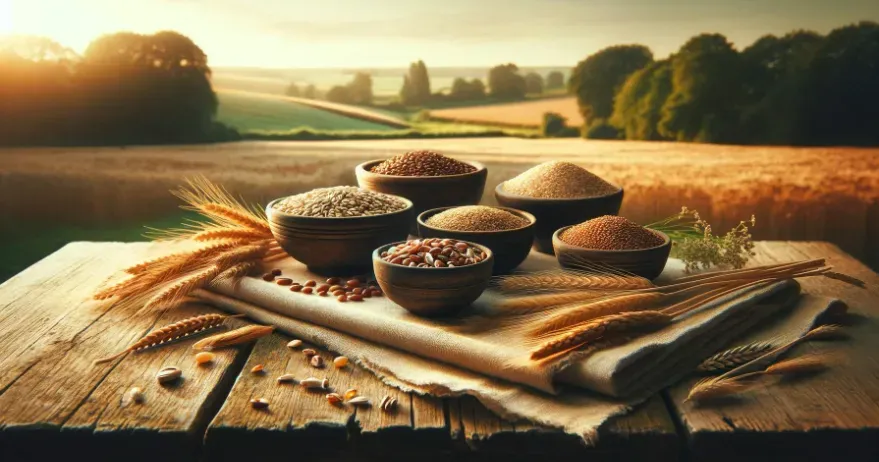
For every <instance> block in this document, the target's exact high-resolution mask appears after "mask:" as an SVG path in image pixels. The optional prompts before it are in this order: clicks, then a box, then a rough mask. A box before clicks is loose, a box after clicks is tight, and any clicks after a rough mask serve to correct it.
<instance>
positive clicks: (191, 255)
mask: <svg viewBox="0 0 879 462" xmlns="http://www.w3.org/2000/svg"><path fill="white" fill-rule="evenodd" d="M245 242H246V241H243V240H238V239H236V240H234V241H230V242H220V243H216V244H211V245H208V246H205V247H202V248H200V249H196V250H189V251H186V252H178V253H173V254H171V255H165V256H164V257H159V258H155V259H152V260H148V261H145V262H143V263H138V264H137V265H134V266H130V267H128V268H126V269H124V270H122V271H124V272H126V273H128V274H133V275H139V274H145V273H149V272H153V273H154V274H155V273H156V272H160V271H168V270H172V269H174V268H175V267H177V266H178V265H180V263H181V262H182V261H191V260H204V259H206V258H210V257H212V256H213V255H216V254H218V253H220V252H223V251H226V250H229V249H232V248H234V247H235V246H238V245H241V244H243V243H245Z"/></svg>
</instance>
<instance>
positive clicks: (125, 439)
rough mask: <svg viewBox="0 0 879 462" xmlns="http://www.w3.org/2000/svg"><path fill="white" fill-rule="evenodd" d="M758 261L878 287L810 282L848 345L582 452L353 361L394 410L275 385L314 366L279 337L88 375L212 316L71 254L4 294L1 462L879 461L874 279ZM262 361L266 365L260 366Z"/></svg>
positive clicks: (572, 440)
mask: <svg viewBox="0 0 879 462" xmlns="http://www.w3.org/2000/svg"><path fill="white" fill-rule="evenodd" d="M757 253H758V255H757V257H756V258H755V262H756V263H769V262H778V261H789V260H794V259H805V258H815V257H824V258H827V259H828V261H829V262H830V263H831V264H833V265H834V266H836V267H837V268H838V269H839V270H840V271H843V272H846V273H848V274H851V275H853V276H856V277H858V278H861V279H863V280H865V281H866V282H867V284H868V288H867V289H866V290H862V289H856V288H851V287H847V286H844V285H842V284H840V283H837V282H835V281H827V280H817V279H815V280H807V281H804V282H803V285H804V286H805V288H806V290H808V291H810V292H814V293H821V294H826V295H832V296H838V297H840V298H842V299H844V300H845V301H846V302H848V303H849V305H850V312H851V315H850V316H849V318H848V319H847V320H846V322H847V324H849V326H848V331H849V332H850V333H851V336H852V339H851V340H848V341H846V342H834V343H832V344H828V343H824V344H819V343H814V344H809V345H805V346H803V348H807V349H814V350H824V349H826V350H829V351H832V352H834V353H835V354H836V355H837V356H836V357H837V358H839V359H840V360H839V361H838V364H835V365H834V367H833V369H832V371H831V372H829V373H825V374H823V375H820V376H817V377H814V378H812V379H810V380H806V381H800V382H796V383H793V384H790V385H785V386H776V387H770V388H767V389H765V390H761V391H757V392H753V393H750V394H748V395H747V396H745V397H744V399H742V400H741V401H740V402H738V403H737V404H735V405H732V404H730V405H725V406H721V407H701V408H700V407H695V406H694V405H692V404H689V403H684V402H683V398H684V396H685V395H686V391H687V389H688V386H689V385H690V384H691V382H692V381H688V382H686V383H681V384H679V385H678V386H676V387H673V388H672V389H670V390H667V391H666V392H663V393H661V394H659V395H657V396H655V397H653V398H652V399H650V400H649V401H647V402H646V403H645V404H643V405H641V406H639V407H638V408H637V409H636V410H635V411H634V412H632V413H630V414H628V415H626V416H623V417H620V418H617V419H615V420H613V421H612V422H610V423H609V424H608V425H606V426H605V427H604V428H602V429H601V432H600V434H601V440H600V442H599V444H598V445H597V446H596V447H593V448H586V447H583V446H582V445H580V443H579V441H578V439H577V438H576V437H573V436H568V435H564V434H562V433H560V432H558V431H553V430H547V429H542V428H536V427H534V426H533V425H530V424H528V423H527V422H507V421H504V420H501V419H499V418H498V417H496V416H495V415H493V414H492V413H490V412H489V411H487V410H486V409H485V408H484V407H483V406H481V405H480V404H479V403H478V402H476V401H475V400H474V399H471V398H461V399H446V400H440V399H436V398H430V397H421V396H413V395H411V394H407V393H403V392H400V391H398V390H396V389H392V388H390V387H388V386H386V385H384V384H382V383H381V382H380V381H379V380H378V379H377V378H375V377H374V376H373V375H371V374H370V373H367V372H366V371H364V370H361V369H357V368H351V367H350V366H349V368H347V370H346V371H344V372H338V371H335V370H330V369H328V370H327V373H328V375H329V377H330V379H331V380H332V379H333V378H334V374H343V373H344V374H346V375H348V377H346V380H349V381H353V382H356V383H357V386H358V388H359V389H360V391H361V393H362V394H365V395H368V396H373V397H378V396H384V395H392V396H396V397H397V398H398V399H399V402H400V409H399V411H398V412H397V413H395V414H385V413H381V412H375V409H373V410H372V411H368V412H361V413H358V412H356V411H350V410H345V409H334V408H331V407H329V406H328V405H327V404H326V403H324V402H323V400H322V399H303V395H302V394H301V393H292V392H290V390H287V389H285V388H284V387H279V386H277V385H276V384H275V382H274V377H276V376H277V375H280V374H281V373H282V372H281V371H286V372H291V373H294V374H296V375H297V376H301V375H303V374H304V373H305V372H306V371H305V370H302V369H303V368H304V367H305V366H304V364H303V361H298V360H292V359H293V358H294V356H293V355H291V354H290V353H289V352H288V350H286V349H285V348H284V345H285V343H286V342H287V341H288V340H289V339H288V338H287V337H285V336H283V335H273V336H270V337H267V338H264V339H262V340H260V341H259V342H257V343H256V344H255V345H254V346H253V347H247V348H241V349H238V350H235V349H232V350H224V351H220V352H218V354H217V361H216V363H215V364H214V365H213V367H210V368H197V366H195V364H194V361H193V359H192V352H191V349H190V345H191V342H192V341H184V342H180V343H178V344H175V345H171V346H168V347H164V348H158V349H154V350H151V351H147V352H144V353H139V354H130V355H127V356H126V357H125V358H124V359H122V360H121V361H118V362H115V363H110V364H109V365H107V366H94V365H93V364H92V360H93V359H95V358H97V357H101V356H104V355H106V354H107V353H110V352H113V351H116V350H118V349H120V348H122V347H124V346H126V345H127V344H129V343H130V342H132V341H133V340H135V339H137V338H139V337H141V336H142V335H143V334H144V333H145V332H147V331H149V330H150V329H152V328H154V327H156V326H159V325H164V324H166V323H168V322H171V321H173V320H175V319H178V318H180V317H183V316H187V315H191V314H196V313H202V312H208V311H210V310H211V309H210V308H207V307H204V306H187V307H186V308H184V310H185V311H186V312H185V313H181V312H179V311H175V312H174V313H173V314H171V313H160V312H140V313H138V312H137V310H135V309H120V308H119V307H111V306H108V305H107V304H97V303H95V302H91V301H88V300H87V299H88V294H89V293H91V292H92V291H93V290H94V289H95V287H97V286H98V285H99V284H101V283H102V282H104V281H105V280H106V278H107V277H109V274H108V273H107V272H106V271H102V270H101V268H103V267H105V266H108V265H107V262H108V261H111V260H113V261H126V262H128V261H136V260H137V259H138V246H137V245H131V244H118V243H115V244H114V243H102V244H98V243H74V244H70V245H68V246H66V247H64V248H63V249H61V250H59V251H58V252H56V253H54V254H52V255H51V256H49V257H47V258H46V259H44V260H42V261H40V262H39V263H37V264H36V265H34V266H33V267H31V268H29V269H27V270H26V271H24V272H23V273H21V274H19V275H18V276H16V277H14V278H12V279H11V280H9V281H7V282H6V283H4V284H3V285H2V286H0V460H2V461H16V460H53V459H58V458H65V459H67V458H71V457H72V458H73V460H90V461H91V460H149V461H156V460H161V461H177V460H180V461H193V460H205V461H224V460H229V461H233V460H234V461H241V460H281V458H283V459H290V458H292V459H300V458H301V459H302V460H308V461H313V460H348V459H357V460H366V459H378V458H382V459H392V460H393V459H397V460H412V459H415V458H418V459H419V460H447V459H455V460H461V459H467V460H469V459H472V460H485V459H495V458H497V459H504V460H510V459H516V460H533V459H534V457H540V456H543V457H549V458H552V459H565V460H569V459H579V460H614V461H616V460H679V459H685V460H690V461H712V462H716V461H719V460H721V461H722V460H729V461H741V460H796V461H801V460H815V459H818V460H843V459H844V460H851V461H861V460H864V461H866V460H871V461H875V460H879V323H877V319H879V289H877V288H879V276H877V275H876V274H875V273H873V272H872V271H870V270H869V269H868V268H867V267H865V266H864V265H862V264H861V263H859V262H857V261H856V260H854V259H852V258H851V257H849V256H848V255H846V254H844V253H843V252H841V251H840V250H839V249H837V248H836V247H835V246H832V245H830V244H826V243H818V242H798V243H794V242H762V243H759V244H758V246H757ZM102 262H103V263H104V264H101V263H102ZM322 354H323V355H325V357H326V358H327V359H328V358H330V357H331V355H330V353H329V352H322ZM296 359H298V358H296ZM256 364H262V365H264V366H265V368H266V369H267V370H268V371H269V373H268V374H266V375H264V376H259V375H254V374H251V373H250V369H251V367H252V366H254V365H256ZM167 365H176V366H178V367H180V368H182V369H183V372H184V377H185V379H184V381H183V383H182V384H180V385H179V386H177V387H173V388H169V389H159V387H158V385H156V383H155V379H154V374H155V372H156V371H157V370H158V369H160V368H161V367H164V366H167ZM693 380H695V379H693ZM132 386H141V387H143V388H145V390H146V396H147V400H146V402H145V403H144V404H142V405H137V406H128V407H121V406H120V397H121V396H122V394H123V392H124V391H125V390H127V389H129V388H130V387H132ZM256 396H261V397H266V398H268V399H270V400H271V402H272V405H271V407H270V409H271V411H270V412H257V411H254V410H252V409H250V407H249V405H248V400H249V399H250V398H251V397H256ZM262 456H265V457H264V458H262V459H259V458H260V457H262ZM840 458H842V459H840Z"/></svg>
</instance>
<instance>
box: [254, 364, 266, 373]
mask: <svg viewBox="0 0 879 462" xmlns="http://www.w3.org/2000/svg"><path fill="white" fill-rule="evenodd" d="M264 370H265V368H264V367H263V365H262V364H257V365H256V366H253V368H252V369H250V373H251V374H262V373H263V372H264Z"/></svg>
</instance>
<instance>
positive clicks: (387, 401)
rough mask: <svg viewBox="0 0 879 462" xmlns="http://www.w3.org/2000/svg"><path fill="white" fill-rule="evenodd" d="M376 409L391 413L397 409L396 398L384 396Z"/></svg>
mask: <svg viewBox="0 0 879 462" xmlns="http://www.w3.org/2000/svg"><path fill="white" fill-rule="evenodd" d="M378 407H379V409H381V410H382V411H384V412H391V411H393V410H395V409H397V398H394V397H391V396H385V397H384V398H382V400H381V403H380V404H379V405H378Z"/></svg>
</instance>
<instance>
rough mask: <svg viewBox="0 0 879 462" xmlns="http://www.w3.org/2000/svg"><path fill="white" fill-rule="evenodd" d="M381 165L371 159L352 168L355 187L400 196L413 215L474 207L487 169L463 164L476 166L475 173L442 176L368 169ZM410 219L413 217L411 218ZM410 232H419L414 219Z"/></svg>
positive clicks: (479, 195) (481, 190)
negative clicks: (460, 207)
mask: <svg viewBox="0 0 879 462" xmlns="http://www.w3.org/2000/svg"><path fill="white" fill-rule="evenodd" d="M382 162H384V160H383V159H380V160H371V161H369V162H364V163H362V164H360V165H358V166H357V167H356V168H355V169H354V173H355V175H357V184H358V185H359V186H360V187H361V188H363V189H369V190H371V191H378V192H383V193H387V194H394V195H396V196H402V197H405V198H406V199H409V200H410V201H412V203H413V204H414V205H413V213H414V216H417V215H418V214H420V213H421V212H423V211H425V210H429V209H434V208H437V207H446V206H451V205H475V204H478V203H479V201H480V200H481V199H482V193H483V190H484V189H485V179H486V178H487V176H488V170H486V169H485V166H484V165H482V164H481V163H479V162H470V161H462V162H464V163H467V164H470V165H472V166H474V167H476V171H475V172H471V173H462V174H460V175H444V176H400V175H382V174H380V173H372V172H371V171H370V170H371V169H372V168H373V167H374V166H376V165H377V164H380V163H382ZM414 216H413V218H414ZM409 230H410V232H411V233H412V234H416V233H417V232H418V227H417V226H416V224H415V220H412V222H411V224H410V227H409Z"/></svg>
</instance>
